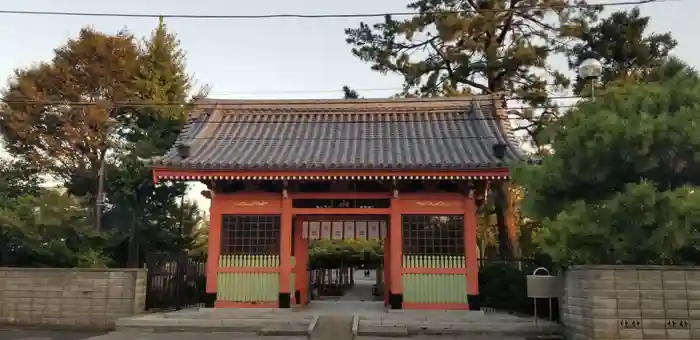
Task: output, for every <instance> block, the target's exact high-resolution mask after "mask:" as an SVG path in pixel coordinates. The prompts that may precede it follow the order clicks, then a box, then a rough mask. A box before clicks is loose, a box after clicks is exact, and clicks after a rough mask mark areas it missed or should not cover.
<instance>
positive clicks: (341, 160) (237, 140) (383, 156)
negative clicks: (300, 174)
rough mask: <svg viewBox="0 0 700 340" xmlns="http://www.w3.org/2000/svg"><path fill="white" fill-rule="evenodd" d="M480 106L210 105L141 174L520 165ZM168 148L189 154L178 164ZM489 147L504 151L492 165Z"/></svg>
mask: <svg viewBox="0 0 700 340" xmlns="http://www.w3.org/2000/svg"><path fill="white" fill-rule="evenodd" d="M500 102H501V101H500V100H497V101H494V100H492V99H491V98H490V97H488V98H487V97H474V98H446V99H393V100H293V101H289V100H264V101H263V100H214V99H206V100H204V101H202V102H200V103H198V105H197V106H196V110H195V111H194V112H192V113H191V114H190V120H189V122H188V124H187V125H186V126H185V128H184V130H183V131H182V133H181V134H180V136H179V137H178V139H177V141H176V143H175V144H176V145H175V146H173V147H172V148H171V149H170V150H169V151H168V152H167V153H166V154H165V155H164V156H163V157H157V158H155V159H153V160H152V162H151V165H152V166H156V167H166V168H196V169H231V170H255V169H259V170H294V169H299V170H304V169H308V170H341V169H347V170H352V169H358V170H360V169H362V170H382V169H386V170H390V169H397V170H398V169H401V170H463V169H476V168H481V169H484V168H503V167H505V166H506V164H507V163H510V162H519V161H522V160H524V159H525V158H524V156H523V154H522V153H521V152H520V148H519V147H518V145H517V143H516V142H515V140H514V139H513V137H512V135H511V133H510V130H509V129H508V128H507V127H506V128H504V127H503V126H502V125H501V124H503V123H505V124H504V125H506V126H507V125H508V124H507V122H502V121H501V120H500V119H499V118H498V117H497V109H496V107H495V104H496V103H498V104H500ZM178 145H185V146H186V148H187V149H188V150H189V155H188V156H187V157H181V156H180V153H179V152H178V147H177V146H178ZM494 145H502V147H505V153H504V157H503V158H502V159H498V158H497V157H495V156H494Z"/></svg>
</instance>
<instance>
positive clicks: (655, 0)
mask: <svg viewBox="0 0 700 340" xmlns="http://www.w3.org/2000/svg"><path fill="white" fill-rule="evenodd" d="M675 1H681V0H636V1H610V2H601V3H596V4H586V5H571V6H563V7H560V8H571V9H576V8H581V9H585V8H591V7H621V6H639V5H645V4H649V3H661V2H675ZM536 9H548V8H547V7H542V6H521V7H517V8H513V9H510V8H508V9H479V10H468V9H467V10H462V11H438V12H434V13H435V14H463V13H470V12H471V13H474V12H479V13H486V12H491V13H493V12H500V13H503V12H511V11H516V10H536ZM0 14H7V15H44V16H80V17H114V18H177V19H233V20H236V19H238V20H256V19H283V18H292V19H342V18H377V17H385V16H387V15H391V16H413V15H416V14H418V13H416V12H390V13H338V14H301V13H291V14H257V15H233V14H232V15H227V14H167V13H163V14H151V13H116V12H69V11H23V10H0Z"/></svg>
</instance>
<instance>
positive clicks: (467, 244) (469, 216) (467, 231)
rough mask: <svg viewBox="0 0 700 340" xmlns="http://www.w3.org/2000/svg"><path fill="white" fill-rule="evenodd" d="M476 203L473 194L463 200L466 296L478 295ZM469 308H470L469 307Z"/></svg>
mask: <svg viewBox="0 0 700 340" xmlns="http://www.w3.org/2000/svg"><path fill="white" fill-rule="evenodd" d="M476 214H477V211H476V203H475V202H474V196H473V194H469V195H468V196H466V197H465V200H464V252H465V254H464V256H465V258H466V261H467V263H466V265H467V296H469V297H475V296H476V295H479V261H478V252H477V247H476V228H477V222H476V221H477V219H476ZM470 307H471V306H470Z"/></svg>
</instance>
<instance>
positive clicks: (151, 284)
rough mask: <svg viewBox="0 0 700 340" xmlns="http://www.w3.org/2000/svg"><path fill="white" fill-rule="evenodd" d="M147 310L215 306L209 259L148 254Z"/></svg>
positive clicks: (182, 255)
mask: <svg viewBox="0 0 700 340" xmlns="http://www.w3.org/2000/svg"><path fill="white" fill-rule="evenodd" d="M146 267H147V268H148V276H147V281H146V289H147V291H146V309H149V310H153V309H156V310H172V309H174V310H180V309H183V308H188V307H209V306H213V304H214V301H215V299H216V297H215V294H207V292H206V259H205V258H203V257H199V256H189V255H188V254H186V253H181V254H176V255H162V254H151V255H149V256H147V257H146Z"/></svg>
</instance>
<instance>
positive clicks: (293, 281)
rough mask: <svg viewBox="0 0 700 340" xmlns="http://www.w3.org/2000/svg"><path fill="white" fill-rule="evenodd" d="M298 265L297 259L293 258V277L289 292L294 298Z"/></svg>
mask: <svg viewBox="0 0 700 340" xmlns="http://www.w3.org/2000/svg"><path fill="white" fill-rule="evenodd" d="M296 265H297V259H296V257H294V256H292V275H291V277H292V278H291V280H292V282H290V284H289V286H290V287H289V292H290V293H292V296H294V292H295V291H296V288H295V287H296V279H297V274H296Z"/></svg>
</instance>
